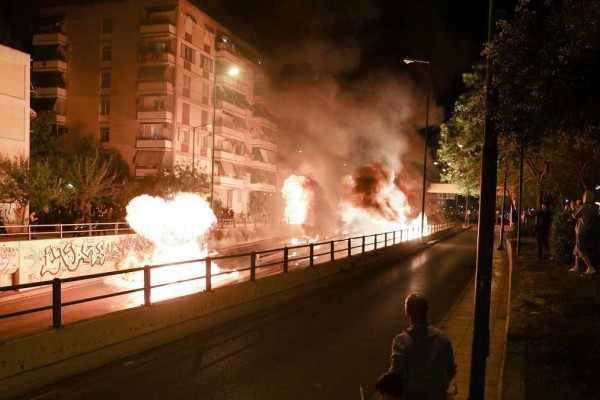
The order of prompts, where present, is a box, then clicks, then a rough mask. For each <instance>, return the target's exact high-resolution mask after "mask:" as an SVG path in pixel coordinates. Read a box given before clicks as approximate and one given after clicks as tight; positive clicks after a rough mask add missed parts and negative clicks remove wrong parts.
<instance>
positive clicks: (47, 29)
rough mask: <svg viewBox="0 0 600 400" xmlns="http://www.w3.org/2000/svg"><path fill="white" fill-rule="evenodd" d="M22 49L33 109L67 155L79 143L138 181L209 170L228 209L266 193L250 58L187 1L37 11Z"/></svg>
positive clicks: (273, 185) (270, 169)
mask: <svg viewBox="0 0 600 400" xmlns="http://www.w3.org/2000/svg"><path fill="white" fill-rule="evenodd" d="M61 4H64V3H61ZM33 44H34V52H33V77H32V79H33V83H34V86H35V87H36V96H35V99H34V101H33V104H34V107H35V108H36V111H40V110H42V109H45V110H52V111H53V112H54V113H55V115H56V124H57V130H58V131H59V132H61V133H62V134H63V137H64V139H65V145H66V146H67V148H68V147H69V146H70V145H71V146H72V144H73V143H75V141H76V140H77V138H80V137H82V136H85V135H90V134H91V135H93V136H94V137H96V138H97V139H98V141H99V142H101V143H103V144H105V145H106V146H107V147H110V148H114V149H116V150H118V151H119V152H120V153H121V154H122V155H123V157H124V158H125V160H126V161H127V162H128V163H129V165H130V168H131V171H132V174H134V175H135V176H136V177H139V178H142V177H145V176H148V175H152V174H155V173H156V172H157V170H158V169H159V168H160V167H161V166H173V165H176V164H180V165H194V166H195V168H197V169H198V170H202V171H203V172H206V173H207V174H208V175H209V176H212V175H213V174H212V173H211V172H212V168H213V166H214V192H215V199H221V201H222V202H223V205H224V206H226V207H232V208H233V209H234V210H235V211H236V212H242V211H244V212H247V211H248V204H249V199H250V196H251V194H252V192H257V193H258V194H264V193H273V192H275V191H276V190H277V185H278V181H277V163H276V155H277V149H278V147H277V137H278V125H277V123H276V121H275V119H274V118H273V116H272V115H271V114H270V113H269V111H268V110H269V108H268V105H267V104H265V90H266V88H267V86H268V80H267V77H266V76H265V75H264V73H263V71H262V69H261V61H260V56H259V54H258V53H257V51H256V50H255V49H254V48H253V47H252V46H251V45H249V44H248V43H246V42H245V41H244V40H243V39H242V38H239V37H237V36H236V35H234V34H233V33H232V32H230V31H229V30H228V29H227V28H225V27H224V26H222V25H220V24H219V23H218V22H217V21H215V20H214V19H213V18H211V17H209V16H208V15H206V14H205V13H203V12H202V11H201V10H200V9H199V8H198V7H196V6H194V5H192V4H191V3H190V2H188V1H186V0H145V1H144V0H121V1H97V2H94V3H91V4H81V3H79V4H77V2H71V5H62V6H53V7H46V8H44V9H43V10H42V11H41V17H40V21H39V24H38V25H37V30H36V32H35V33H34V36H33ZM213 133H214V136H213ZM213 144H214V147H213ZM213 155H214V158H213Z"/></svg>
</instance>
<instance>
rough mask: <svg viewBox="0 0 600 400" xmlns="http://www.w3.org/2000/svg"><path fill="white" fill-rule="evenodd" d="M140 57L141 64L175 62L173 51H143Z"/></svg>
mask: <svg viewBox="0 0 600 400" xmlns="http://www.w3.org/2000/svg"><path fill="white" fill-rule="evenodd" d="M139 58H140V63H141V64H149V65H152V64H155V65H163V64H175V54H174V53H173V52H171V51H162V52H160V51H141V52H140V57H139Z"/></svg>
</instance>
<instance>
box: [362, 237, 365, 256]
mask: <svg viewBox="0 0 600 400" xmlns="http://www.w3.org/2000/svg"><path fill="white" fill-rule="evenodd" d="M362 252H363V253H364V252H365V237H364V236H363V237H362Z"/></svg>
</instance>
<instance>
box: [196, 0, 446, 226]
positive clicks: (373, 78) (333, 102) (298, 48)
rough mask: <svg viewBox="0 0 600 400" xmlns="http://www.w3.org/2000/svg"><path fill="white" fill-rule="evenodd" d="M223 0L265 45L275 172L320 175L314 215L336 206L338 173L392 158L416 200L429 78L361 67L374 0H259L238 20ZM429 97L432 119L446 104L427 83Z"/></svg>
mask: <svg viewBox="0 0 600 400" xmlns="http://www.w3.org/2000/svg"><path fill="white" fill-rule="evenodd" d="M208 3H212V2H211V1H205V3H204V4H205V5H207V4H208ZM219 3H220V5H219V6H218V7H216V8H215V10H218V9H220V10H221V11H223V10H225V11H226V13H227V12H229V13H231V12H234V11H237V15H238V17H237V18H236V17H235V16H233V17H231V19H230V21H232V22H235V23H236V24H237V25H236V26H239V27H241V31H242V32H243V34H247V37H248V38H249V41H251V42H253V43H260V45H261V48H263V49H267V50H268V54H266V56H267V57H266V58H265V60H264V63H263V67H264V68H265V69H267V71H268V75H269V76H270V77H272V82H271V83H272V85H271V89H272V90H271V93H270V98H269V99H268V101H267V105H268V107H269V109H270V110H271V112H272V113H273V114H274V115H275V116H276V117H277V118H278V120H279V122H280V124H279V160H278V163H279V176H280V179H281V180H283V179H285V178H286V177H287V176H289V175H292V174H296V175H303V176H307V177H309V178H310V179H312V180H313V181H314V182H315V183H316V184H318V187H320V188H321V191H320V192H321V193H320V199H319V201H321V202H323V203H322V205H321V206H319V205H317V207H316V208H315V209H316V213H317V216H316V217H315V218H316V219H318V218H319V214H318V213H319V212H320V210H327V211H323V212H327V213H331V211H330V210H331V209H334V210H337V209H338V206H339V204H340V201H341V200H342V199H341V198H340V185H341V183H342V181H343V180H344V177H345V176H348V175H351V174H352V172H353V171H355V170H357V169H360V168H361V167H365V166H369V165H371V166H373V165H381V166H387V167H389V168H391V171H393V173H394V174H395V176H399V177H401V179H398V180H397V181H396V183H397V184H399V185H401V186H402V188H403V189H405V190H407V197H408V202H409V203H411V205H413V207H412V208H413V209H416V208H418V207H415V205H416V201H418V199H420V189H418V188H420V187H421V179H422V175H421V171H422V162H423V161H422V160H423V148H424V142H423V139H422V135H421V134H420V133H419V130H420V129H422V128H424V126H425V109H426V99H427V92H426V88H425V83H426V80H424V79H423V80H419V82H418V83H417V82H415V81H414V80H413V78H412V77H411V75H410V74H408V73H407V71H408V69H407V68H404V69H395V70H385V69H379V70H377V72H371V73H369V72H365V71H364V70H361V66H362V65H364V64H365V61H366V60H365V54H366V51H365V50H368V49H367V48H365V47H361V44H365V43H369V40H368V38H367V39H365V38H364V37H361V34H362V33H363V32H368V31H369V29H367V28H369V27H372V25H373V24H377V21H378V20H379V19H380V18H382V15H381V11H380V9H379V8H378V5H377V4H378V3H377V2H364V1H362V0H349V1H347V2H343V3H339V2H323V1H316V0H315V1H310V0H308V1H304V2H300V1H291V0H288V1H282V2H276V3H273V2H270V1H269V2H267V1H266V0H259V1H258V3H253V6H252V7H255V9H257V10H261V11H260V12H259V13H254V14H251V15H253V16H256V18H257V19H251V18H247V19H246V22H240V21H241V20H242V18H241V16H242V15H245V14H244V13H243V11H244V10H241V11H240V10H239V9H236V10H234V8H235V7H232V6H228V5H227V4H228V2H226V1H225V2H219ZM245 11H249V10H245ZM217 14H218V12H217ZM221 15H223V13H221ZM230 16H231V15H230ZM283 16H287V17H286V18H284V17H283ZM244 27H245V28H244ZM390 40H396V39H392V38H390ZM411 68H425V66H423V65H411ZM371 70H374V69H372V68H371ZM422 72H424V71H422ZM417 75H418V73H417ZM421 75H423V74H421ZM430 98H431V99H432V101H431V103H432V104H431V107H430V112H429V123H430V125H436V124H439V123H440V122H441V120H442V118H443V110H442V108H441V107H438V106H437V105H435V101H434V100H433V99H435V96H434V95H433V92H432V93H431V96H430ZM381 168H382V169H383V167H381ZM394 174H393V175H394ZM380 210H382V208H380ZM388 212H389V210H388ZM321 216H322V217H325V215H321ZM328 217H329V216H328Z"/></svg>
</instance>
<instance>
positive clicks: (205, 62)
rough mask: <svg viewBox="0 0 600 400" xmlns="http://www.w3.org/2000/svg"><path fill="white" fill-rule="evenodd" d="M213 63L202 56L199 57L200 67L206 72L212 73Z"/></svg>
mask: <svg viewBox="0 0 600 400" xmlns="http://www.w3.org/2000/svg"><path fill="white" fill-rule="evenodd" d="M213 66H214V61H213V60H211V59H210V58H208V57H206V56H205V55H204V54H201V55H200V67H202V69H203V70H205V71H208V72H213Z"/></svg>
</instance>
